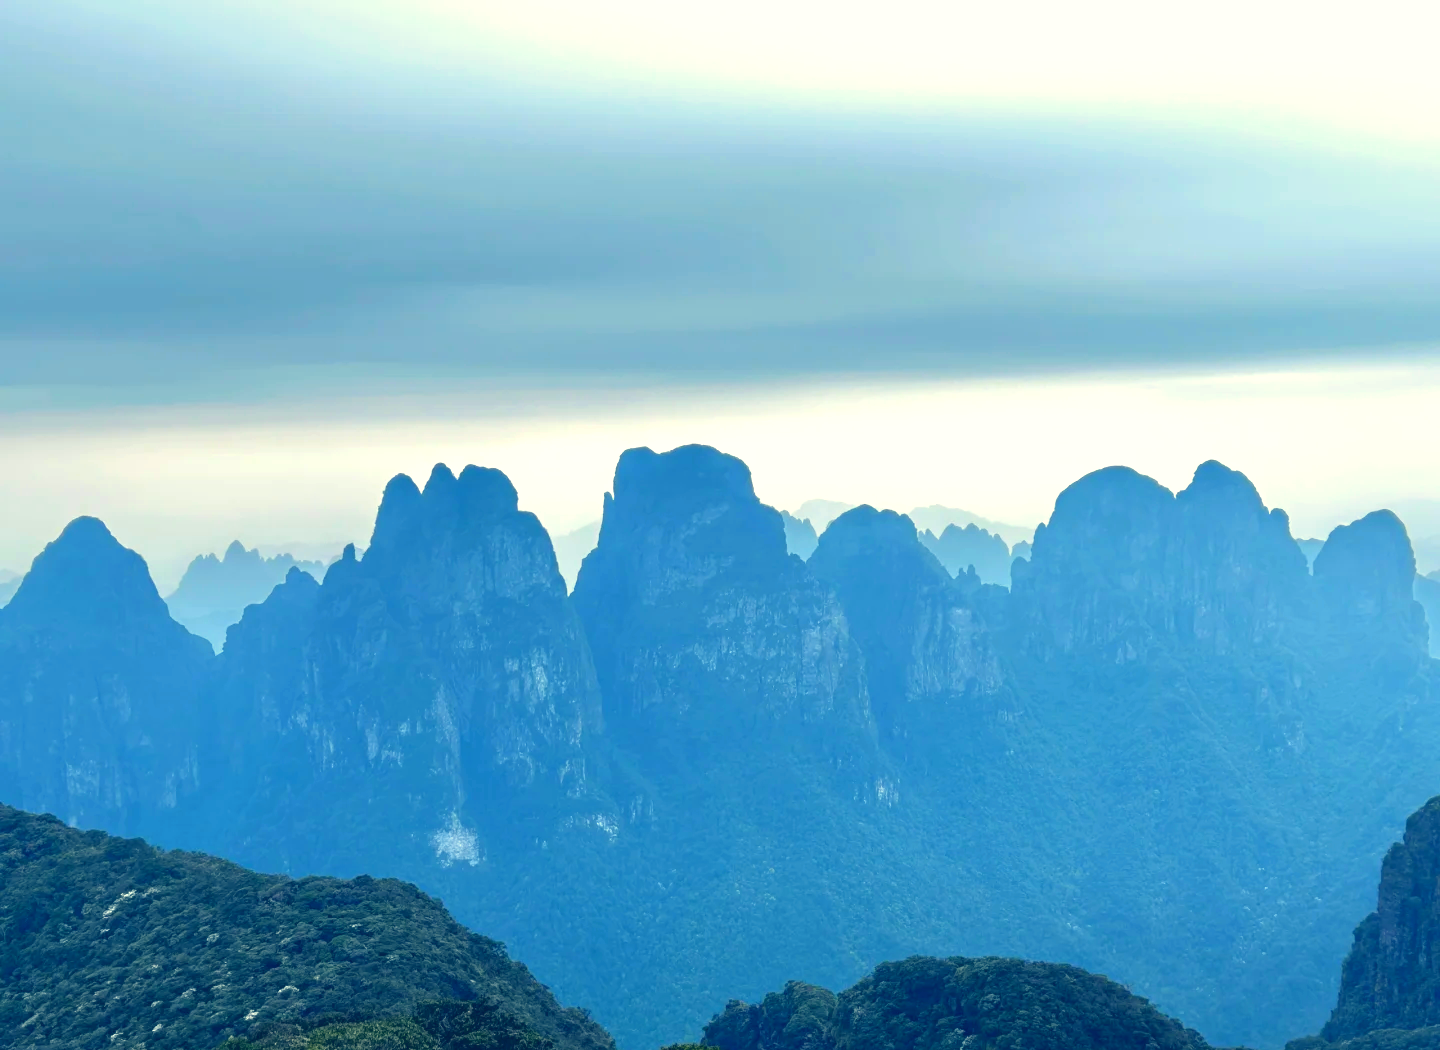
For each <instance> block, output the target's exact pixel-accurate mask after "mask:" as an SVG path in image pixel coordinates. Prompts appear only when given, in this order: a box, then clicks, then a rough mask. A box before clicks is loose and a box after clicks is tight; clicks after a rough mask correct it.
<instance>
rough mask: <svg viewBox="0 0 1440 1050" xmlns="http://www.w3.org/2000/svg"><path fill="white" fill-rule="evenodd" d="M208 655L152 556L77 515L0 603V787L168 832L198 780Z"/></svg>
mask: <svg viewBox="0 0 1440 1050" xmlns="http://www.w3.org/2000/svg"><path fill="white" fill-rule="evenodd" d="M211 658H212V654H211V650H210V646H209V643H207V642H206V641H205V640H204V639H202V638H197V637H195V636H194V635H192V634H190V633H189V632H188V631H186V630H185V628H183V627H181V626H180V625H179V624H177V623H175V621H173V620H172V619H170V615H169V613H168V612H167V611H166V608H165V603H164V602H163V601H162V600H161V598H160V595H159V593H158V592H157V591H156V590H155V585H154V584H153V583H152V582H151V580H150V574H149V570H148V569H147V568H146V566H145V562H144V559H142V558H141V557H140V555H138V554H136V553H135V552H134V551H132V550H128V549H126V548H125V547H122V546H121V545H120V544H119V542H117V541H116V539H115V538H114V537H113V536H112V535H111V534H110V531H109V530H108V529H107V528H106V527H105V526H104V525H103V524H102V523H101V522H100V521H98V520H96V519H95V518H76V519H75V520H74V521H72V522H71V523H70V524H69V525H67V526H66V527H65V530H64V531H63V532H62V533H61V534H60V536H59V537H58V538H57V539H56V540H55V541H54V542H53V543H51V544H50V545H49V546H47V547H46V548H45V550H44V551H43V552H42V553H41V554H40V555H39V556H38V557H37V558H36V559H35V563H34V565H33V566H32V567H31V569H30V572H29V574H28V575H27V576H26V577H25V579H24V582H23V583H22V584H21V585H20V588H19V590H18V591H17V592H16V594H15V597H14V598H13V599H12V600H11V601H10V603H9V604H8V605H6V606H5V607H4V608H3V609H0V799H4V800H5V801H6V802H10V803H13V804H15V805H22V806H27V807H29V808H31V809H37V810H43V811H48V812H54V813H57V814H59V815H60V816H62V817H63V818H64V819H65V820H67V821H69V822H70V823H73V824H83V825H85V826H87V827H94V828H103V829H107V830H110V831H114V832H118V833H123V834H139V833H153V832H155V831H156V830H157V829H163V830H164V831H165V833H166V836H165V837H166V839H167V840H168V839H169V837H170V836H172V835H174V834H176V833H178V829H177V828H176V827H175V826H174V825H175V820H176V814H175V810H176V807H177V805H178V804H179V803H180V802H181V801H182V800H183V799H184V798H185V796H187V795H189V794H192V793H193V792H194V791H195V790H196V788H197V787H198V786H199V784H200V770H199V752H200V748H201V745H202V741H203V740H205V739H206V738H207V736H208V733H209V729H208V725H207V720H206V718H205V714H204V712H203V711H202V709H201V707H200V704H199V694H198V690H199V686H200V682H201V679H202V676H203V675H204V673H205V668H206V665H207V663H208V661H209V660H210V659H211Z"/></svg>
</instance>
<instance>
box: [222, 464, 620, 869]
mask: <svg viewBox="0 0 1440 1050" xmlns="http://www.w3.org/2000/svg"><path fill="white" fill-rule="evenodd" d="M218 679H219V682H220V685H219V687H218V690H219V694H218V695H219V697H220V699H219V706H220V708H221V709H222V710H223V711H224V712H225V717H226V719H227V720H228V724H230V725H231V726H233V727H234V728H233V730H232V731H231V733H230V734H229V735H230V737H231V739H233V740H234V741H236V742H237V743H236V745H235V746H234V747H231V748H230V750H229V753H228V758H227V761H228V762H229V764H230V766H231V768H241V769H244V770H245V771H246V772H245V774H244V776H243V777H241V778H240V783H242V784H244V783H249V784H253V785H255V786H254V788H253V789H250V790H252V791H253V793H252V794H251V796H250V797H249V799H248V801H247V803H246V809H245V813H246V817H245V821H244V823H243V827H242V829H241V832H240V834H241V841H242V843H243V845H241V847H240V848H239V849H238V855H239V856H240V857H241V858H243V859H245V860H247V861H251V862H253V863H256V864H260V865H265V864H267V863H268V864H270V865H278V866H281V867H282V868H283V869H284V870H305V871H308V870H326V871H350V870H360V869H361V868H365V869H368V870H377V868H378V869H379V870H383V871H386V872H389V871H397V872H403V873H410V874H412V876H413V875H416V873H418V872H423V871H424V870H425V867H426V866H427V865H428V866H434V867H439V868H448V867H451V866H464V867H477V866H481V865H484V864H485V863H486V860H487V857H488V850H489V847H490V845H491V844H492V843H494V842H496V841H507V840H508V841H512V842H514V841H519V842H534V843H539V842H540V841H541V840H543V839H545V838H546V837H548V836H551V835H554V834H556V833H559V832H560V831H561V830H562V829H563V828H565V827H575V828H580V827H588V828H590V829H591V830H592V831H593V832H595V833H598V834H602V835H604V834H613V833H614V827H615V824H614V820H613V818H612V816H611V815H610V813H609V811H608V809H607V808H606V806H605V803H604V801H603V798H601V796H600V793H599V792H598V791H597V790H596V788H595V785H594V784H593V783H592V776H591V772H592V771H591V768H590V765H589V756H588V752H587V744H588V740H589V738H590V737H591V736H592V735H593V734H595V733H596V732H598V730H599V729H600V724H601V712H600V703H599V695H598V693H597V691H596V684H595V676H594V671H593V669H592V666H591V663H590V657H589V651H588V648H587V647H586V644H585V639H584V637H583V634H582V632H581V628H580V624H579V621H578V620H577V619H576V617H575V615H574V614H573V612H572V611H571V609H570V607H569V604H568V601H567V598H566V593H565V584H564V581H563V580H562V579H561V577H560V574H559V571H558V569H557V566H556V561H555V555H554V553H553V551H552V549H551V546H550V542H549V538H548V537H547V536H546V533H545V531H544V529H543V528H542V527H541V526H540V523H539V521H538V520H536V518H535V517H534V516H533V515H531V514H528V513H525V512H522V511H520V510H519V509H518V501H517V496H516V492H515V489H514V487H513V486H512V485H511V484H510V482H509V481H508V479H506V478H505V476H504V475H503V474H501V473H500V472H498V471H494V470H483V469H481V468H477V467H473V466H472V467H467V468H466V469H465V470H464V471H462V472H461V474H460V476H459V477H458V478H457V477H456V476H455V475H453V474H452V473H451V472H450V471H449V470H448V469H446V468H445V467H443V466H437V467H436V468H435V470H434V472H433V473H432V474H431V476H430V479H429V481H428V482H427V483H426V486H425V489H424V490H423V492H422V491H421V490H420V489H419V488H417V487H416V486H415V484H414V483H413V482H412V481H411V480H410V479H409V478H408V477H406V476H405V475H400V476H398V477H396V478H395V479H394V480H392V481H391V482H390V484H389V485H388V486H387V488H386V490H385V495H384V499H383V500H382V502H381V505H380V509H379V512H378V514H377V516H376V522H375V531H374V535H373V537H372V539H371V542H370V546H369V548H368V549H367V551H366V554H365V557H364V559H363V560H361V559H357V558H356V556H355V553H354V550H353V548H349V549H347V550H346V552H345V555H344V557H342V559H341V560H340V561H339V562H337V563H335V564H334V565H333V566H331V568H330V570H329V572H328V573H327V574H326V576H325V580H324V583H323V584H322V585H319V586H318V587H317V586H314V585H312V584H311V583H309V582H308V581H307V579H306V577H305V576H304V575H303V574H300V573H292V574H291V576H290V577H289V578H288V579H287V580H286V582H285V584H284V585H283V586H281V587H279V588H277V589H276V590H275V592H274V593H273V594H272V595H271V597H270V598H269V599H268V600H267V601H266V602H265V603H264V604H263V605H260V606H258V607H254V608H252V609H250V610H249V611H248V612H247V613H246V616H245V618H244V619H243V620H242V621H241V623H240V624H239V625H238V626H236V627H235V628H233V629H232V631H231V634H230V639H229V642H228V644H227V647H226V651H225V653H224V654H223V656H222V657H221V659H220V667H219V675H218ZM241 742H243V743H241ZM337 831H338V833H337Z"/></svg>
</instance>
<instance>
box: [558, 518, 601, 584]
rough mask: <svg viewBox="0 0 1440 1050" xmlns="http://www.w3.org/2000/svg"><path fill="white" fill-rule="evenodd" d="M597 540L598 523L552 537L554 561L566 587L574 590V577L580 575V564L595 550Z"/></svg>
mask: <svg viewBox="0 0 1440 1050" xmlns="http://www.w3.org/2000/svg"><path fill="white" fill-rule="evenodd" d="M599 540H600V523H599V522H598V521H592V522H590V523H589V524H588V525H581V526H580V527H579V528H578V529H574V530H572V531H570V532H566V533H562V534H561V535H559V536H556V537H554V544H555V560H556V561H557V562H559V564H560V575H561V576H563V577H564V578H565V586H566V587H568V588H570V589H572V590H573V589H574V587H575V580H576V577H578V576H579V575H580V563H581V562H583V561H584V560H585V555H587V554H589V553H590V552H591V551H593V550H594V549H595V544H596V543H598V542H599Z"/></svg>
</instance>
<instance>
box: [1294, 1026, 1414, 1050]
mask: <svg viewBox="0 0 1440 1050" xmlns="http://www.w3.org/2000/svg"><path fill="white" fill-rule="evenodd" d="M1285 1050H1440V1027H1435V1026H1432V1027H1429V1028H1416V1029H1413V1030H1405V1029H1400V1028H1382V1029H1379V1030H1377V1031H1374V1032H1367V1033H1366V1034H1364V1035H1361V1036H1356V1037H1355V1038H1353V1039H1342V1040H1340V1041H1338V1042H1334V1043H1327V1042H1326V1041H1325V1040H1324V1039H1321V1038H1320V1037H1319V1036H1309V1037H1307V1038H1305V1039H1292V1040H1291V1041H1290V1042H1288V1043H1286V1044H1285Z"/></svg>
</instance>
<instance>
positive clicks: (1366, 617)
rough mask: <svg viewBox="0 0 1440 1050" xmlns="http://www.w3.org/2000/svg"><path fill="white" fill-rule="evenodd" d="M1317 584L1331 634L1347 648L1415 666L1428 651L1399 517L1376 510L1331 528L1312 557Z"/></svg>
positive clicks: (1395, 665)
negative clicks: (1323, 542)
mask: <svg viewBox="0 0 1440 1050" xmlns="http://www.w3.org/2000/svg"><path fill="white" fill-rule="evenodd" d="M1315 584H1316V587H1317V589H1318V590H1319V592H1320V595H1321V598H1322V600H1323V602H1324V606H1325V610H1324V611H1325V614H1326V617H1327V620H1328V626H1329V629H1330V631H1331V634H1332V637H1334V638H1337V639H1338V640H1339V644H1341V645H1343V646H1344V647H1345V648H1346V649H1347V650H1348V651H1352V652H1355V653H1357V654H1359V653H1364V654H1366V655H1369V656H1371V657H1373V658H1379V659H1383V660H1385V661H1387V662H1388V663H1390V664H1391V673H1395V674H1404V673H1407V671H1413V670H1414V668H1415V666H1416V665H1417V664H1418V663H1420V662H1423V659H1424V657H1425V656H1426V655H1427V653H1428V634H1429V632H1428V629H1427V625H1426V622H1425V611H1424V609H1423V608H1422V607H1421V605H1420V603H1419V602H1417V601H1416V600H1415V555H1414V552H1413V551H1412V550H1411V547H1410V537H1409V536H1408V535H1407V534H1406V532H1405V526H1404V525H1403V524H1402V523H1401V522H1400V519H1399V518H1397V517H1395V515H1394V514H1392V513H1391V512H1390V511H1388V510H1380V511H1374V512H1373V513H1370V514H1367V515H1365V517H1363V518H1361V519H1360V520H1359V521H1355V522H1352V523H1351V524H1349V525H1342V526H1340V527H1339V528H1337V529H1335V531H1333V532H1332V533H1330V536H1329V538H1328V539H1326V541H1325V546H1324V547H1323V548H1321V550H1320V553H1319V554H1318V555H1316V557H1315Z"/></svg>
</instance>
